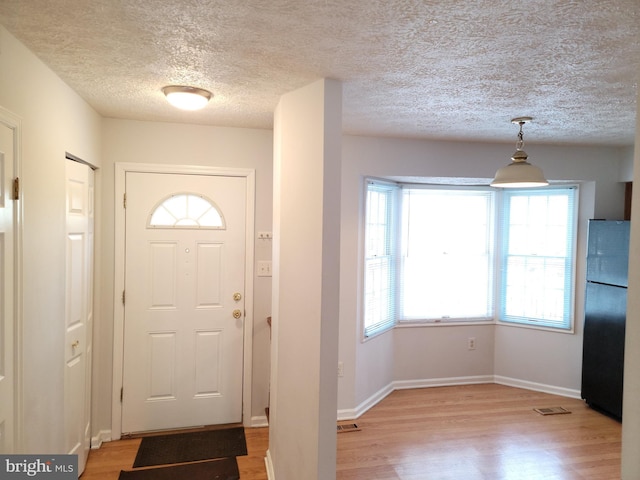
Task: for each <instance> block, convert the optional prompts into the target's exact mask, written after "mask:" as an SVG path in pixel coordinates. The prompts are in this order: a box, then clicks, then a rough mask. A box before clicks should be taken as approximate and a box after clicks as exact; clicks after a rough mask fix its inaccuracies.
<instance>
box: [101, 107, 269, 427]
mask: <svg viewBox="0 0 640 480" xmlns="http://www.w3.org/2000/svg"><path fill="white" fill-rule="evenodd" d="M102 132H103V152H102V153H103V160H104V169H103V170H104V172H103V197H102V199H103V205H104V210H105V212H104V215H103V222H102V223H103V232H104V234H103V238H102V241H103V257H102V272H103V290H102V293H103V298H104V299H105V300H104V301H103V304H102V308H103V316H104V318H109V319H113V298H114V297H113V275H114V270H113V267H114V238H113V230H114V198H113V196H114V164H115V163H117V162H128V163H156V164H175V165H203V166H215V167H233V168H251V169H254V170H255V172H256V205H255V218H256V220H255V232H256V234H257V232H259V231H266V232H268V231H271V224H272V222H271V214H272V208H271V205H272V144H273V138H272V137H273V133H272V132H271V131H270V130H256V129H240V128H223V127H208V126H199V125H184V124H171V123H158V122H139V121H129V120H117V119H104V121H103V128H102ZM255 245H256V247H255V260H256V261H259V260H270V259H271V241H269V240H257V239H256V241H255ZM254 294H255V295H254V312H253V318H254V325H253V366H252V368H253V370H252V381H253V386H252V398H251V400H252V405H251V416H252V417H264V415H265V410H264V409H265V407H266V406H267V405H268V393H269V348H270V347H269V333H270V332H269V326H268V324H267V317H268V316H270V315H271V278H270V277H257V276H256V277H254ZM96 341H97V342H99V343H100V345H101V346H102V348H101V350H100V352H101V353H100V356H99V357H97V358H95V359H94V363H95V365H96V368H98V369H99V372H100V374H99V375H98V378H99V384H100V391H99V392H98V395H97V396H98V398H99V399H100V403H101V404H100V406H99V408H98V411H99V418H97V419H96V420H97V423H96V425H95V426H94V432H95V431H97V430H108V429H109V428H110V426H111V373H112V364H113V357H112V352H111V345H112V343H113V324H112V322H109V323H107V322H105V323H104V324H103V325H102V328H101V330H100V332H99V334H97V335H96Z"/></svg>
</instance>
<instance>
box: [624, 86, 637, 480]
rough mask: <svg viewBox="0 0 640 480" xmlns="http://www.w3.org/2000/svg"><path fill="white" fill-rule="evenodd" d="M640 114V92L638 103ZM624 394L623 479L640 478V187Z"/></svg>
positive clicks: (633, 214)
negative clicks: (639, 452)
mask: <svg viewBox="0 0 640 480" xmlns="http://www.w3.org/2000/svg"><path fill="white" fill-rule="evenodd" d="M637 108H638V113H639V114H640V92H639V94H638V102H637ZM639 141H640V122H636V143H638V142H639ZM633 167H634V168H633V170H634V172H635V173H634V175H633V179H634V183H635V184H636V185H638V183H640V151H639V150H636V151H635V158H634V163H633ZM625 334H626V336H625V350H624V351H625V354H624V355H625V356H624V395H623V402H622V418H623V422H622V472H621V473H622V479H623V480H636V479H638V478H640V455H638V445H640V401H638V398H640V375H639V371H640V348H638V346H639V345H640V188H634V189H633V196H632V206H631V241H630V244H629V289H628V292H627V323H626V331H625Z"/></svg>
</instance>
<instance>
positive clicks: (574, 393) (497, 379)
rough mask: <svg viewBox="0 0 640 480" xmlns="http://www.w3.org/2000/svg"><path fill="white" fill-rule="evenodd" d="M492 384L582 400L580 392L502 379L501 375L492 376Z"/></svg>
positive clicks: (508, 378) (542, 384)
mask: <svg viewBox="0 0 640 480" xmlns="http://www.w3.org/2000/svg"><path fill="white" fill-rule="evenodd" d="M493 381H494V383H497V384H500V385H506V386H508V387H516V388H524V389H526V390H533V391H534V392H543V393H550V394H552V395H560V396H562V397H569V398H577V399H580V398H582V397H581V395H580V390H574V389H571V388H564V387H557V386H555V385H546V384H544V383H536V382H529V381H528V380H520V379H517V378H510V377H503V376H501V375H494V380H493Z"/></svg>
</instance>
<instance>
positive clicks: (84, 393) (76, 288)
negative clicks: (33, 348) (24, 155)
mask: <svg viewBox="0 0 640 480" xmlns="http://www.w3.org/2000/svg"><path fill="white" fill-rule="evenodd" d="M66 173H67V189H66V190H67V202H66V235H67V239H66V285H65V291H66V294H65V296H66V307H65V310H66V312H65V374H64V396H65V401H64V422H65V450H66V452H67V453H69V454H75V455H78V473H82V471H83V470H84V466H85V464H86V460H87V457H88V455H89V449H90V447H91V438H90V435H91V428H90V426H91V424H90V419H91V415H90V412H91V410H90V405H91V350H92V324H93V300H92V297H93V228H94V213H93V212H94V210H93V181H94V180H93V179H94V173H93V170H92V169H91V168H90V167H89V166H87V165H85V164H82V163H79V162H75V161H72V160H67V161H66Z"/></svg>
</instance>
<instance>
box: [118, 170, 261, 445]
mask: <svg viewBox="0 0 640 480" xmlns="http://www.w3.org/2000/svg"><path fill="white" fill-rule="evenodd" d="M127 172H138V173H166V174H174V175H216V176H226V177H244V178H245V179H246V182H247V183H246V199H247V209H246V233H245V236H246V251H245V292H244V296H245V322H244V337H243V338H244V340H243V350H244V351H243V367H242V369H243V376H242V377H243V378H242V422H243V423H244V425H245V426H249V424H250V421H251V384H252V381H251V372H252V368H251V367H252V365H253V362H252V358H253V280H254V279H253V263H254V231H255V227H254V225H255V170H253V169H248V168H225V167H207V166H196V165H162V164H152V163H119V162H118V163H116V164H115V192H114V207H115V212H114V242H115V245H114V247H115V249H114V250H115V251H114V285H113V286H114V290H113V386H112V392H111V438H112V440H118V439H120V437H121V436H122V403H121V400H120V391H121V388H122V385H123V376H124V372H123V369H124V305H123V303H122V292H123V291H124V285H125V260H126V258H125V233H126V232H125V209H124V208H123V202H124V194H125V187H126V185H125V181H126V174H127Z"/></svg>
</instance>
